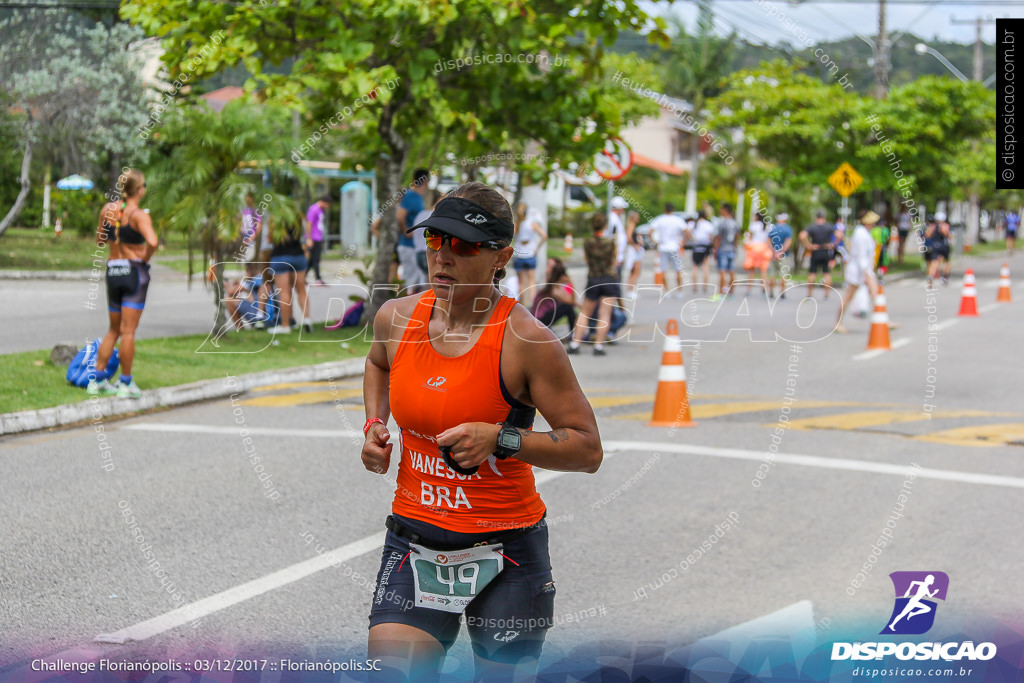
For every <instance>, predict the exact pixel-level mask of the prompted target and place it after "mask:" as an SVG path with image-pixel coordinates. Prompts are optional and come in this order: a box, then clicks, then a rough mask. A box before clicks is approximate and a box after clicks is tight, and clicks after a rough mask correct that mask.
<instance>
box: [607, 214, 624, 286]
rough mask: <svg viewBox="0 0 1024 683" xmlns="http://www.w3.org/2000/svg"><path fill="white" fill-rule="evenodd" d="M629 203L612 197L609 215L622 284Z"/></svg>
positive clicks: (616, 266) (610, 236)
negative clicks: (626, 218)
mask: <svg viewBox="0 0 1024 683" xmlns="http://www.w3.org/2000/svg"><path fill="white" fill-rule="evenodd" d="M627 208H629V203H628V202H627V201H626V200H625V199H624V198H622V197H612V202H611V212H610V213H609V215H608V237H609V238H610V239H611V240H612V242H614V243H615V272H616V275H617V276H618V278H619V282H622V266H623V264H624V262H625V260H626V244H627V238H626V223H625V220H624V219H625V216H626V209H627Z"/></svg>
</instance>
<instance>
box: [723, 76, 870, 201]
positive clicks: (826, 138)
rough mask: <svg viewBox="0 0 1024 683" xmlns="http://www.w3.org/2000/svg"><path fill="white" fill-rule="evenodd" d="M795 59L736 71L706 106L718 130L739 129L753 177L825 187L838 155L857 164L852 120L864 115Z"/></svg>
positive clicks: (854, 101) (850, 97)
mask: <svg viewBox="0 0 1024 683" xmlns="http://www.w3.org/2000/svg"><path fill="white" fill-rule="evenodd" d="M800 68H801V64H800V63H792V64H791V63H788V62H785V61H783V60H775V61H773V62H767V63H763V64H761V66H759V67H758V68H756V69H747V70H744V71H738V72H736V73H734V74H732V75H730V76H729V77H728V78H727V79H726V81H725V90H724V91H723V92H722V94H721V95H719V96H718V97H716V98H715V99H714V100H713V101H712V102H711V104H710V105H709V109H711V110H712V111H714V112H716V114H715V116H714V118H713V120H712V125H713V126H714V127H715V129H716V131H718V133H719V135H723V136H728V135H730V133H731V132H733V131H739V132H741V133H742V139H741V140H740V142H738V143H737V146H738V147H740V148H742V149H743V150H744V151H745V152H749V153H751V154H752V155H754V156H756V158H757V159H758V161H759V163H757V166H756V170H753V169H751V171H752V175H753V176H754V180H760V181H773V182H775V183H777V184H778V185H779V186H780V187H790V188H794V189H796V188H806V190H807V191H810V190H811V188H814V187H821V188H827V185H826V179H827V178H828V175H829V174H830V173H831V172H832V171H833V170H834V169H835V168H836V167H837V166H838V165H839V164H840V163H842V162H843V161H849V162H851V163H853V165H854V166H855V167H856V166H857V163H856V159H857V156H856V154H857V141H858V136H857V135H856V134H855V132H854V131H853V129H852V127H851V122H852V121H856V120H857V119H858V117H859V118H863V112H862V110H861V107H862V104H861V100H860V98H859V97H858V96H857V95H855V94H853V93H849V92H847V91H846V90H844V89H843V88H842V87H841V86H839V85H837V84H834V83H833V84H826V83H822V82H821V81H820V80H818V79H817V78H814V77H811V76H808V75H806V74H804V73H801V72H800V70H799V69H800Z"/></svg>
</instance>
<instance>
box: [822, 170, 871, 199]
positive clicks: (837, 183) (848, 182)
mask: <svg viewBox="0 0 1024 683" xmlns="http://www.w3.org/2000/svg"><path fill="white" fill-rule="evenodd" d="M862 182H864V178H862V177H861V176H860V173H857V171H855V170H853V166H850V164H848V163H846V162H845V161H844V162H843V163H841V164H840V165H839V168H837V169H836V170H835V173H833V174H832V175H830V176H829V177H828V184H829V185H831V186H832V187H833V189H835V191H836V192H838V193H839V195H840V196H841V197H849V196H850V195H851V194H853V193H854V191H855V190H856V189H857V188H858V187H860V184H861V183H862Z"/></svg>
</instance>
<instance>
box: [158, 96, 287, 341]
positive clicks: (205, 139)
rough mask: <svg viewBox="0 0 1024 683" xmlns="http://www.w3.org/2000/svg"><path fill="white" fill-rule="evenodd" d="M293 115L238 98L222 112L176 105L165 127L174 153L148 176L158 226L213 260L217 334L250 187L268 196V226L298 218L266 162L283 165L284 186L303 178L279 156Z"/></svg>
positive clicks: (163, 140) (264, 202) (263, 203)
mask: <svg viewBox="0 0 1024 683" xmlns="http://www.w3.org/2000/svg"><path fill="white" fill-rule="evenodd" d="M289 118H290V117H289V116H288V115H287V112H284V111H282V110H280V109H275V108H273V107H268V106H259V105H253V104H251V103H247V102H245V101H243V100H235V101H233V102H231V103H229V104H228V105H227V106H226V107H224V109H223V111H221V112H214V111H211V110H210V109H208V108H207V107H206V106H205V105H204V104H200V105H196V106H186V105H178V106H175V107H173V108H172V109H171V110H170V111H169V112H168V114H167V115H166V119H165V121H164V123H163V126H162V127H161V129H160V133H159V138H158V140H159V142H160V145H161V147H162V149H164V150H166V151H167V154H166V155H162V156H160V157H159V158H158V160H157V162H156V163H155V165H154V166H153V168H152V169H151V170H150V173H149V177H147V184H148V185H149V186H150V187H151V188H153V192H152V193H151V194H149V195H147V202H148V203H149V204H150V205H151V207H152V210H153V217H154V220H155V222H156V223H157V225H158V226H159V227H161V228H166V229H171V230H176V231H179V232H181V233H183V234H185V235H186V236H187V237H188V238H189V240H188V241H189V244H192V243H194V242H198V243H199V244H201V245H202V249H203V259H204V263H205V262H206V261H207V259H212V260H213V261H214V263H215V268H214V276H215V278H214V283H215V286H214V298H215V302H216V305H217V310H216V314H215V320H214V330H215V336H219V335H221V334H223V331H224V330H226V329H227V327H228V324H227V323H228V320H227V315H226V311H225V308H224V303H223V292H224V262H225V261H234V260H236V258H235V257H236V255H237V253H236V250H233V249H232V247H237V245H238V238H239V235H240V229H239V228H240V214H241V210H242V206H243V202H244V199H245V193H246V192H247V191H253V192H254V194H256V195H257V196H258V197H260V198H261V199H260V205H259V207H258V210H259V211H260V212H261V214H262V215H263V220H264V227H267V226H268V225H270V226H273V225H277V226H280V225H282V224H284V223H285V222H287V221H294V220H297V219H298V217H299V214H298V206H297V204H296V202H295V200H294V199H291V198H290V197H289V196H288V195H289V192H287V191H285V192H279V191H277V189H276V188H275V187H274V186H273V183H272V184H271V187H261V186H262V185H263V172H264V171H265V170H267V169H270V170H271V171H272V172H273V171H276V179H277V181H278V184H280V185H286V186H287V184H288V183H290V182H292V181H295V180H298V178H297V177H296V176H295V174H294V173H292V172H289V173H288V174H285V173H282V172H281V171H282V166H283V163H281V162H275V161H274V160H278V159H283V158H284V157H285V154H286V153H287V151H288V143H287V140H288V138H287V135H286V134H285V133H286V131H288V130H289V128H290V126H291V121H290V120H289ZM293 168H294V167H293ZM272 175H274V174H273V173H272ZM285 189H286V190H291V189H292V188H290V187H286V188H285Z"/></svg>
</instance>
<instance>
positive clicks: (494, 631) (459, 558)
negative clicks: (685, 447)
mask: <svg viewBox="0 0 1024 683" xmlns="http://www.w3.org/2000/svg"><path fill="white" fill-rule="evenodd" d="M420 227H424V228H426V230H425V238H426V240H427V247H428V257H427V265H428V279H429V284H430V289H429V290H427V291H426V292H423V293H422V294H418V295H413V296H408V297H402V298H399V299H393V300H391V301H388V302H387V303H385V304H384V305H383V306H382V307H381V308H380V310H379V311H378V312H377V315H376V318H375V319H374V324H373V325H374V341H373V344H372V346H371V348H370V352H369V355H368V356H367V359H366V374H365V376H364V380H363V398H364V402H365V406H366V417H367V420H366V424H365V426H364V428H363V432H364V434H365V441H364V444H363V449H362V461H363V465H364V466H365V467H366V469H367V470H369V471H371V472H376V473H379V474H384V473H386V472H387V471H388V467H389V465H390V461H391V451H392V447H393V444H392V443H391V434H390V432H389V431H388V429H387V426H386V422H387V420H388V418H389V417H390V416H391V415H394V418H395V422H396V423H397V424H398V427H399V429H400V436H401V439H400V441H399V443H400V449H401V460H400V462H399V464H398V486H397V490H396V492H395V497H394V502H393V506H392V511H393V514H392V515H390V516H389V517H388V519H387V527H388V529H389V531H388V534H387V537H386V540H385V544H384V549H383V553H382V557H381V567H380V571H379V573H378V575H377V587H376V591H375V593H374V595H373V602H372V607H371V611H370V633H369V657H370V658H375V659H376V658H379V659H381V660H382V667H383V669H384V672H385V673H383V674H382V676H383V678H384V679H385V680H394V679H395V678H400V679H401V678H405V679H417V678H419V677H421V676H423V677H431V676H436V675H437V674H438V672H440V670H441V665H442V663H443V660H444V657H445V653H446V651H447V650H448V649H449V648H450V647H451V646H452V644H453V643H454V642H455V639H456V637H457V636H458V632H459V628H460V623H461V622H463V621H464V622H465V623H466V624H467V627H468V630H469V635H470V639H471V640H472V644H473V653H474V655H475V658H476V661H475V663H476V672H477V676H476V677H477V679H487V678H492V677H493V678H497V679H500V680H513V679H515V680H519V679H521V678H522V677H525V676H529V675H532V673H534V672H535V671H536V667H537V659H538V657H539V656H540V651H541V647H542V645H543V641H544V636H545V633H546V631H547V629H548V628H549V627H550V626H551V623H552V616H553V609H554V595H555V584H554V581H553V580H552V576H551V565H550V561H549V557H548V531H547V526H546V524H545V521H544V516H545V513H546V510H545V506H544V503H543V502H542V501H541V499H540V496H539V495H538V493H537V490H536V488H535V486H534V478H533V467H540V468H543V469H550V470H556V471H572V472H595V471H597V469H598V467H599V466H600V464H601V459H602V450H601V441H600V435H599V434H598V429H597V422H596V419H595V417H594V413H593V410H592V409H591V407H590V404H589V403H588V402H587V399H586V398H585V397H584V395H583V392H582V390H581V389H580V387H579V384H578V382H577V380H576V376H575V375H574V374H573V371H572V367H571V365H570V364H569V360H568V358H567V356H566V354H565V350H564V349H563V347H562V345H561V344H560V343H559V342H558V339H557V338H556V337H555V335H554V334H553V333H552V332H551V331H550V330H549V329H548V328H547V327H545V326H544V325H542V324H540V323H539V322H538V321H537V320H536V319H535V318H534V317H533V316H532V315H530V313H529V312H528V311H527V310H526V309H525V308H523V307H522V306H519V305H517V304H516V302H515V301H514V300H513V299H510V298H507V297H502V296H501V294H500V292H499V290H498V288H497V286H496V285H497V283H498V281H499V280H500V279H501V277H502V276H503V275H504V270H505V265H506V264H507V263H508V261H509V259H510V258H511V257H512V254H513V249H512V247H511V246H510V244H511V242H512V238H513V218H512V210H511V207H510V206H509V205H508V202H506V201H505V200H504V199H503V198H502V197H501V195H500V194H498V193H497V192H496V191H495V190H493V189H491V188H489V187H487V186H486V185H483V184H481V183H468V184H465V185H462V186H460V187H458V188H456V189H455V190H454V191H452V193H451V194H449V195H448V196H447V197H445V198H444V199H442V200H441V201H440V202H439V203H438V204H437V206H436V208H435V209H434V212H433V214H432V215H431V216H430V218H428V219H427V220H426V221H424V222H423V223H422V224H421V226H420ZM538 410H539V411H540V413H541V415H543V416H544V418H545V419H546V420H547V422H548V424H549V425H551V431H548V432H534V431H531V429H530V428H531V426H532V424H533V418H534V414H535V412H536V411H538Z"/></svg>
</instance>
